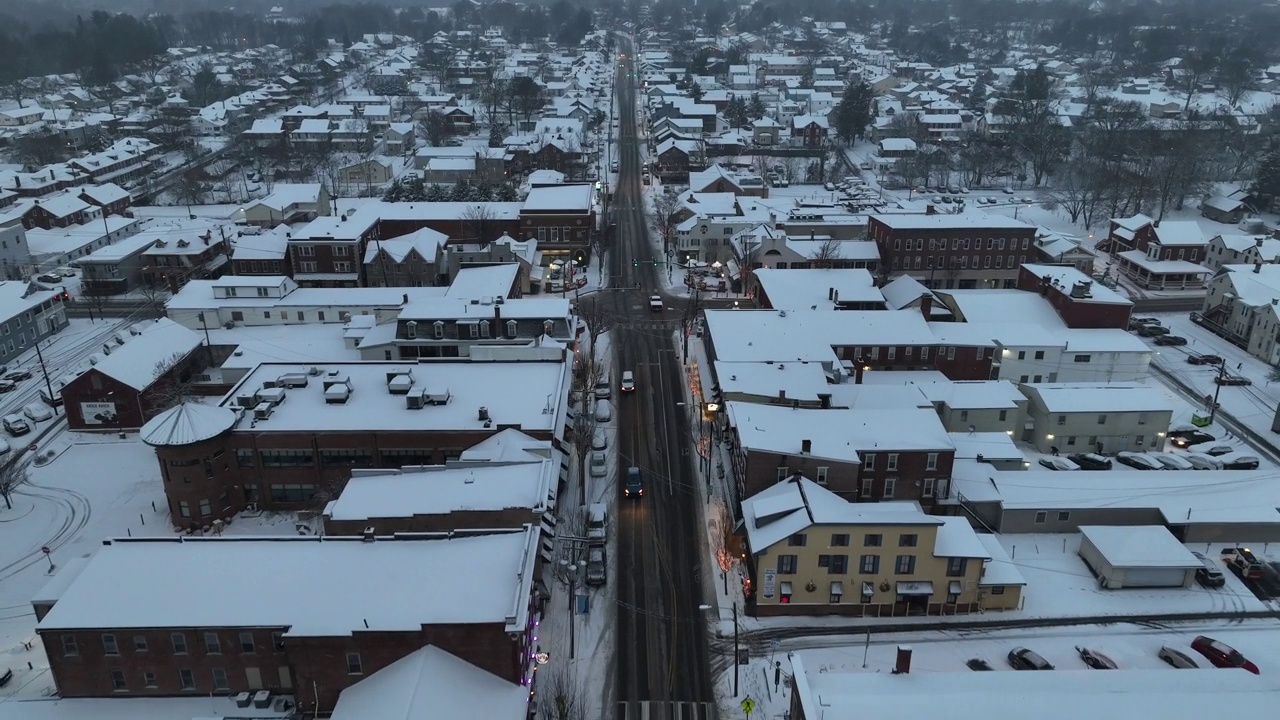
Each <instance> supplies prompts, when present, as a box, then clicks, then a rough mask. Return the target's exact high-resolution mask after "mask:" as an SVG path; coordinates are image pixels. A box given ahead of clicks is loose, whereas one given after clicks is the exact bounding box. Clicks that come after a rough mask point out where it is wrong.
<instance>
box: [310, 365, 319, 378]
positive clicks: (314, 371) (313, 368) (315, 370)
mask: <svg viewBox="0 0 1280 720" xmlns="http://www.w3.org/2000/svg"><path fill="white" fill-rule="evenodd" d="M307 374H308V375H310V376H311V377H315V376H317V375H319V374H320V368H318V367H316V366H315V365H312V366H311V369H310V370H307Z"/></svg>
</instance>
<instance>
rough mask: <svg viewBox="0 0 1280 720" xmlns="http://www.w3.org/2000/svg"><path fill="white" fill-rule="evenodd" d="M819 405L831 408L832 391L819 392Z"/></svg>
mask: <svg viewBox="0 0 1280 720" xmlns="http://www.w3.org/2000/svg"><path fill="white" fill-rule="evenodd" d="M818 406H819V407H821V408H822V409H823V410H829V409H831V393H818Z"/></svg>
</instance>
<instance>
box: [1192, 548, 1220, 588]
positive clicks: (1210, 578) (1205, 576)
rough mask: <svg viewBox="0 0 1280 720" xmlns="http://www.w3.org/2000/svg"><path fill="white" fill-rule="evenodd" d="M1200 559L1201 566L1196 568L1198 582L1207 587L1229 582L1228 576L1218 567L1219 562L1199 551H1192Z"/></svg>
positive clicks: (1215, 586)
mask: <svg viewBox="0 0 1280 720" xmlns="http://www.w3.org/2000/svg"><path fill="white" fill-rule="evenodd" d="M1191 554H1192V555H1195V556H1196V559H1197V560H1199V561H1200V565H1201V567H1199V568H1197V569H1196V582H1198V583H1200V584H1201V585H1203V586H1205V587H1207V588H1217V587H1222V586H1223V585H1226V584H1227V576H1225V575H1223V574H1222V571H1221V570H1219V569H1218V564H1217V563H1215V562H1214V561H1212V560H1210V559H1209V558H1207V557H1205V556H1204V555H1201V554H1200V553H1198V552H1193V553H1191Z"/></svg>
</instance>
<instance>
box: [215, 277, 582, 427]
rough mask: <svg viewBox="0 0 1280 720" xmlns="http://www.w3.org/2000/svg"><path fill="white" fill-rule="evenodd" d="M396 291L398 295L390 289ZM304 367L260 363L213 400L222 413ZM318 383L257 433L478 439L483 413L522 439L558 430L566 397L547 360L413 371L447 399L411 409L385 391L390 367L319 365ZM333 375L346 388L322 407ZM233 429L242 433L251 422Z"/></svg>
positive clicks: (290, 398)
mask: <svg viewBox="0 0 1280 720" xmlns="http://www.w3.org/2000/svg"><path fill="white" fill-rule="evenodd" d="M393 289H401V288H393ZM311 367H312V366H311V365H307V364H292V363H270V364H267V363H264V364H262V365H259V366H258V367H257V368H255V369H254V371H253V372H251V373H249V374H248V375H246V376H245V377H244V378H243V379H242V380H241V381H240V382H239V383H238V384H237V385H236V386H235V387H234V388H232V389H231V391H230V392H229V393H227V395H226V396H225V397H223V398H222V400H221V401H220V403H219V404H220V405H221V406H223V407H232V406H234V405H236V404H237V396H239V395H242V394H252V392H254V391H256V390H258V389H259V388H261V387H262V386H263V385H262V384H263V382H265V381H268V380H270V381H275V380H276V379H278V378H279V377H280V376H281V375H288V374H303V375H307V374H308V373H309V372H310V370H311ZM318 367H319V368H320V371H321V373H322V374H321V375H320V376H312V377H311V380H312V382H310V383H309V384H308V386H307V387H304V388H290V389H287V390H286V391H285V394H286V401H285V402H282V403H280V404H279V405H277V406H276V407H275V409H274V411H273V413H272V415H271V417H270V418H269V419H266V420H259V421H257V422H256V423H254V424H253V431H254V432H256V433H258V434H264V433H272V432H298V431H338V430H350V431H354V432H374V431H380V430H385V431H403V432H414V431H422V430H456V431H462V430H468V431H473V432H481V431H483V429H484V426H485V422H486V421H485V420H481V419H480V418H479V414H478V410H479V408H481V407H484V408H487V409H488V414H489V417H490V418H492V423H493V424H497V425H510V426H514V427H517V428H519V429H521V430H523V431H525V432H544V433H545V432H550V433H555V432H558V431H559V430H560V425H558V424H557V418H562V415H563V409H564V408H563V405H564V402H565V400H564V398H565V397H566V393H567V392H568V390H567V388H568V385H567V384H566V383H567V382H568V379H567V374H568V364H567V362H566V361H564V360H560V361H556V362H550V361H542V362H539V361H512V362H481V361H470V360H460V361H447V362H434V363H430V364H426V365H416V366H414V370H413V375H414V377H415V383H416V384H417V385H416V386H417V387H424V388H426V389H428V390H429V391H431V392H432V393H438V394H440V395H447V397H448V400H447V402H446V403H445V404H443V405H428V406H427V407H423V408H420V409H410V408H409V407H408V406H407V404H406V400H405V396H404V395H393V394H391V393H390V392H389V391H388V388H387V377H386V373H387V371H388V370H395V369H398V368H401V367H403V364H401V363H394V362H362V363H333V362H330V363H324V364H321V365H319V366H318ZM331 371H332V372H335V373H337V374H338V375H337V376H338V377H345V379H346V380H348V382H349V383H350V388H351V391H350V396H349V397H348V399H347V400H346V401H345V402H341V403H331V402H326V399H325V395H324V387H323V384H322V381H323V380H324V373H327V372H331ZM239 427H240V428H241V429H248V428H249V427H250V421H249V420H248V419H245V420H241V422H240V424H239Z"/></svg>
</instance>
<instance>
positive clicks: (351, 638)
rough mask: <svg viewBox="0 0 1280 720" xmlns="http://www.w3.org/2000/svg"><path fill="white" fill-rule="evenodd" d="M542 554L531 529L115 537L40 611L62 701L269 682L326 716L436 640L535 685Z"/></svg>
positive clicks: (261, 686)
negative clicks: (370, 679) (366, 682)
mask: <svg viewBox="0 0 1280 720" xmlns="http://www.w3.org/2000/svg"><path fill="white" fill-rule="evenodd" d="M538 557H539V556H538V530H537V528H536V527H533V526H525V527H522V528H519V529H516V530H507V531H488V532H484V533H475V534H471V535H468V534H465V533H461V534H459V533H455V534H452V535H447V536H446V535H434V536H421V535H420V536H414V537H411V538H376V539H375V538H374V537H373V536H372V535H368V536H363V537H361V536H356V537H349V538H343V537H328V538H314V537H287V538H271V539H249V538H234V539H233V538H197V539H191V538H181V537H179V538H164V539H128V540H113V541H107V542H105V543H104V547H102V548H101V549H99V550H98V552H97V553H96V554H95V555H94V556H93V557H92V558H90V559H88V560H87V561H85V562H83V563H82V564H77V566H75V567H64V569H63V572H68V571H74V570H79V572H78V574H75V575H74V577H61V576H60V577H55V578H54V579H53V580H52V581H51V582H50V583H49V585H48V586H47V587H46V588H45V589H43V590H41V591H40V592H39V593H38V594H37V596H36V598H35V599H34V600H33V603H32V604H33V606H34V608H35V613H36V617H37V619H38V625H37V627H36V632H37V634H38V635H39V636H40V640H41V642H42V643H43V645H44V649H45V653H46V655H47V657H48V660H49V667H50V672H51V674H52V676H53V679H54V682H55V683H56V684H57V687H58V692H59V694H60V695H61V696H62V697H65V698H75V697H122V696H123V697H133V696H182V695H191V696H201V695H203V696H209V695H231V694H235V693H239V692H244V691H258V690H270V691H279V692H286V693H292V694H294V695H296V697H297V699H298V702H299V706H300V709H301V710H304V711H307V712H315V711H320V712H327V710H328V709H331V708H333V706H334V704H335V703H336V702H337V699H338V695H339V693H341V692H342V690H344V689H345V688H347V687H348V686H350V685H353V684H354V683H356V682H359V681H360V680H361V679H362V678H364V677H365V676H367V675H369V674H371V673H375V672H377V671H378V670H380V669H382V668H384V667H387V666H388V665H390V664H392V663H394V662H395V661H397V660H399V659H401V658H403V657H405V656H407V655H409V654H410V653H413V652H414V651H416V650H418V649H420V648H422V647H424V646H427V645H435V646H437V647H439V648H441V649H443V650H445V651H447V652H449V653H452V654H453V655H456V656H457V657H459V658H461V659H463V660H465V661H467V662H469V663H471V664H472V665H475V666H476V667H479V668H481V669H483V670H486V671H488V672H490V673H492V674H494V675H496V676H498V677H500V678H503V679H505V680H508V681H510V682H522V683H526V684H527V683H528V675H529V673H528V671H527V660H526V658H527V657H528V653H529V651H530V649H531V643H532V629H533V622H532V620H531V618H530V608H531V606H532V604H533V603H534V594H535V591H534V586H533V582H534V574H535V572H536V569H537V566H538ZM390 577H394V578H395V582H387V580H388V578H390ZM358 588H365V589H371V588H376V591H373V592H357V591H355V590H356V589H358Z"/></svg>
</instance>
